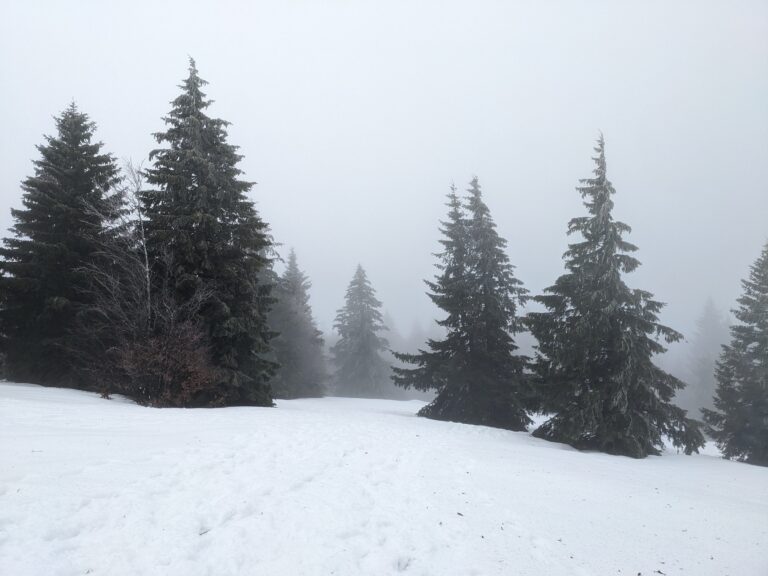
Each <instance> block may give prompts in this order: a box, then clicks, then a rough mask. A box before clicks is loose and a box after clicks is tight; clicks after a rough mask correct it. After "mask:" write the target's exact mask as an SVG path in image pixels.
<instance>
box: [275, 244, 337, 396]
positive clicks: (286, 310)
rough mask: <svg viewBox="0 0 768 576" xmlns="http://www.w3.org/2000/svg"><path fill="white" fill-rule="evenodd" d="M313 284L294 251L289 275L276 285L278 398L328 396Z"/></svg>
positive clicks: (284, 273) (288, 266) (276, 391)
mask: <svg viewBox="0 0 768 576" xmlns="http://www.w3.org/2000/svg"><path fill="white" fill-rule="evenodd" d="M310 286H311V283H310V281H309V279H308V278H307V276H306V275H305V274H304V273H303V272H302V271H301V270H300V269H299V265H298V262H297V260H296V253H295V252H294V251H293V250H291V251H290V254H289V256H288V265H287V266H286V269H285V272H283V275H282V276H281V277H280V278H279V280H278V281H277V283H276V285H275V300H276V302H275V305H274V307H273V309H272V311H271V312H270V316H269V319H270V327H271V328H272V330H274V332H275V333H276V334H277V336H276V337H275V339H274V340H273V342H272V347H273V349H274V352H275V358H276V361H277V363H278V364H279V365H280V368H279V369H278V371H277V374H276V375H275V378H274V380H273V381H272V388H273V390H274V395H275V398H307V397H317V396H322V395H323V394H324V392H325V386H324V383H325V380H326V379H327V375H326V369H325V358H324V356H323V337H322V332H320V330H318V329H317V325H316V324H315V321H314V319H313V318H312V308H311V307H310V305H309V288H310Z"/></svg>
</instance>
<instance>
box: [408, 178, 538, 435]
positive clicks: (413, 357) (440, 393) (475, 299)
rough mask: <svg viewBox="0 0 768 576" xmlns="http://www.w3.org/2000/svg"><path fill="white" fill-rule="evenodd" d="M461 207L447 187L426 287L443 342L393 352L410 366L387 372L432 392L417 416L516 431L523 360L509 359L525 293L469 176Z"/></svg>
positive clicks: (522, 398) (521, 423) (521, 409)
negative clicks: (440, 315) (438, 314)
mask: <svg viewBox="0 0 768 576" xmlns="http://www.w3.org/2000/svg"><path fill="white" fill-rule="evenodd" d="M468 192H469V198H468V201H467V203H466V206H463V205H462V203H461V200H460V199H459V197H458V195H457V194H456V189H455V187H451V191H450V193H449V195H448V207H449V212H448V220H447V221H445V222H443V223H442V226H443V227H442V229H441V232H442V234H443V239H442V240H441V244H442V245H443V252H442V253H440V254H438V257H439V259H440V262H439V263H438V264H437V268H438V270H439V271H440V274H439V275H438V276H437V277H436V279H435V281H434V282H427V285H428V287H429V289H430V292H429V297H430V298H431V299H432V301H433V302H434V303H435V304H436V305H437V306H438V307H439V308H440V309H441V310H443V311H444V312H445V313H446V314H447V316H446V318H444V319H443V320H440V321H438V324H439V325H440V326H442V327H443V328H444V329H445V330H446V336H445V338H443V339H441V340H437V339H431V340H429V341H428V342H427V347H428V348H429V350H420V351H419V352H418V353H417V354H397V355H396V356H397V358H398V359H400V360H402V361H404V362H408V363H411V364H414V365H415V368H395V375H394V380H395V382H396V383H397V384H398V385H400V386H403V387H405V388H410V387H414V388H416V389H417V390H436V391H437V397H436V398H435V400H434V401H433V402H432V403H431V404H429V405H428V406H426V407H425V408H424V409H423V410H422V411H421V412H420V414H421V415H422V416H427V417H429V418H435V419H439V420H451V421H457V422H465V423H471V424H485V425H489V426H496V427H501V428H508V429H512V430H524V429H525V427H526V426H527V424H528V423H529V422H530V419H529V418H528V416H527V414H526V412H525V404H526V394H525V384H524V382H525V379H524V375H523V368H524V365H525V358H523V357H520V356H516V355H515V354H514V352H515V350H516V349H517V346H516V345H515V342H514V338H513V335H514V334H515V333H516V332H517V331H518V330H519V329H520V328H521V325H520V322H519V319H518V317H517V308H518V306H519V305H520V304H522V303H523V302H524V301H525V294H526V290H525V289H524V288H522V286H521V283H520V281H519V280H517V278H515V276H514V274H513V266H512V265H511V264H510V262H509V258H508V256H507V254H506V241H505V240H504V239H503V238H501V237H500V236H499V235H498V233H497V232H496V225H495V224H494V222H493V218H492V217H491V214H490V210H489V209H488V206H487V205H486V204H485V202H484V201H483V199H482V194H481V191H480V185H479V183H478V180H477V178H475V179H473V180H472V182H471V184H470V188H469V190H468Z"/></svg>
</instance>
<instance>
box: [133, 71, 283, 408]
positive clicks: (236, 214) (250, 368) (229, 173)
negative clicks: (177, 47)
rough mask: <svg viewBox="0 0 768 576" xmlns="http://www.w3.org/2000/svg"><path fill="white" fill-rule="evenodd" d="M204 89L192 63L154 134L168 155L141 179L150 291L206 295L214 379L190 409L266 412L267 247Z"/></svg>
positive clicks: (156, 159)
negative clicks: (155, 287)
mask: <svg viewBox="0 0 768 576" xmlns="http://www.w3.org/2000/svg"><path fill="white" fill-rule="evenodd" d="M205 84H206V82H205V81H204V80H202V79H201V78H200V77H199V76H198V73H197V68H196V67H195V62H194V60H192V59H190V65H189V75H188V77H187V79H186V80H184V82H183V83H182V84H181V86H180V88H181V90H182V92H181V94H180V95H179V96H178V97H177V98H176V99H175V100H174V101H173V102H172V106H173V107H172V110H171V112H170V113H169V114H168V116H166V117H165V118H164V120H165V123H166V126H167V128H166V130H165V131H164V132H158V133H156V134H155V135H154V136H155V138H156V140H157V141H158V143H159V144H165V145H166V146H165V147H163V148H159V149H156V150H154V151H152V153H151V154H150V159H151V160H152V161H153V166H152V168H150V169H149V170H147V173H146V175H147V182H148V183H149V184H150V185H154V186H155V187H156V188H155V189H154V190H149V191H147V192H145V193H144V195H143V204H144V212H145V215H146V219H147V222H146V235H147V247H148V250H149V253H150V257H151V259H152V262H153V273H154V276H155V278H156V282H157V283H158V284H163V285H167V286H170V289H171V290H172V291H173V293H174V296H175V298H176V299H177V300H178V301H179V302H181V303H183V302H185V301H188V300H190V299H192V298H193V297H194V295H195V293H196V292H197V291H198V290H200V289H205V290H208V291H210V292H211V293H212V296H210V297H209V298H208V299H207V301H206V303H205V304H204V305H203V306H202V308H201V311H200V314H201V316H202V319H203V321H204V323H205V326H206V330H207V335H208V339H209V341H210V346H211V351H212V356H213V362H214V364H215V366H216V367H217V368H218V370H219V373H220V376H219V378H218V383H217V385H216V386H215V387H214V388H213V389H210V390H204V391H201V392H200V393H199V395H198V397H197V398H196V399H195V403H196V404H199V405H225V404H253V405H262V406H268V405H271V404H272V395H271V390H270V386H269V378H270V377H271V376H272V374H273V372H274V364H273V363H272V362H270V361H269V360H267V359H266V355H267V354H268V353H269V340H270V338H271V335H272V334H271V331H270V330H269V327H268V324H267V314H268V311H269V307H270V305H271V303H272V298H271V295H270V291H271V286H270V285H268V284H265V283H263V282H261V281H260V278H261V272H262V271H263V269H264V268H265V267H266V266H267V265H268V261H267V258H266V257H265V254H266V253H267V249H268V247H269V245H270V239H269V236H268V234H267V225H266V224H265V223H264V222H263V221H262V219H261V218H260V216H259V214H258V213H257V211H256V209H255V207H254V205H253V202H251V201H250V200H249V199H248V197H247V193H248V191H249V190H250V189H251V187H252V184H251V183H250V182H246V181H245V180H242V179H241V175H242V171H241V170H240V169H239V168H238V167H237V164H238V162H239V161H240V160H241V158H242V156H241V155H240V154H238V153H237V147H236V146H233V145H231V144H229V143H228V142H227V130H226V128H227V126H228V122H225V121H224V120H220V119H216V118H211V117H210V116H208V115H207V114H206V109H207V108H208V106H209V105H210V103H211V102H210V100H208V99H206V96H205V94H204V93H203V91H202V87H203V86H204V85H205Z"/></svg>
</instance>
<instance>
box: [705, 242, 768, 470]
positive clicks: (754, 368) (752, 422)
mask: <svg viewBox="0 0 768 576" xmlns="http://www.w3.org/2000/svg"><path fill="white" fill-rule="evenodd" d="M742 286H743V288H744V293H743V294H742V295H741V297H740V298H739V299H738V300H737V302H738V304H739V307H738V308H736V309H735V310H733V314H734V316H735V317H736V320H738V323H737V324H734V325H733V326H731V342H730V344H728V345H727V346H723V351H722V354H721V356H720V360H719V361H718V363H717V372H716V377H717V391H716V394H715V401H714V403H715V409H714V410H704V419H705V420H706V422H707V423H708V424H709V425H710V432H711V434H712V436H713V437H714V438H715V441H716V442H717V445H718V447H719V448H720V450H722V452H723V455H724V456H725V457H726V458H731V459H735V460H741V461H744V462H749V463H750V464H758V465H760V466H768V243H767V244H766V245H765V246H764V247H763V251H762V253H761V254H760V256H759V257H758V259H757V261H756V262H755V263H754V264H753V265H752V267H751V269H750V273H749V278H748V279H746V280H742Z"/></svg>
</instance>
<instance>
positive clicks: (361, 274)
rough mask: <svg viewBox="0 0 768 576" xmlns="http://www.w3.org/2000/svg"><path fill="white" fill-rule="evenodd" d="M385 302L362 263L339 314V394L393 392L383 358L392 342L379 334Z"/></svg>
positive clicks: (377, 395) (336, 382)
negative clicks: (380, 299)
mask: <svg viewBox="0 0 768 576" xmlns="http://www.w3.org/2000/svg"><path fill="white" fill-rule="evenodd" d="M380 308H381V302H379V300H377V299H376V293H375V292H374V290H373V287H372V286H371V284H370V282H369V281H368V277H367V276H366V274H365V270H363V267H362V266H359V265H358V267H357V270H356V271H355V275H354V277H353V278H352V281H351V282H350V283H349V287H348V288H347V293H346V299H345V303H344V307H343V308H341V309H340V310H339V311H338V312H337V314H336V322H335V324H334V328H335V329H336V331H337V332H338V333H339V341H338V342H336V344H335V345H334V346H333V348H331V352H332V354H333V359H334V364H335V365H336V373H335V376H334V385H335V386H334V388H335V390H334V391H335V393H336V394H337V395H338V396H353V397H362V398H382V397H389V396H391V394H392V390H391V384H390V381H389V376H390V367H389V365H388V364H387V362H386V361H385V360H384V358H382V356H381V355H382V353H383V352H384V351H385V350H386V348H387V346H388V343H387V340H386V339H385V338H383V337H382V336H379V332H381V331H383V330H386V327H385V326H384V324H383V323H382V317H381V311H380Z"/></svg>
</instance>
